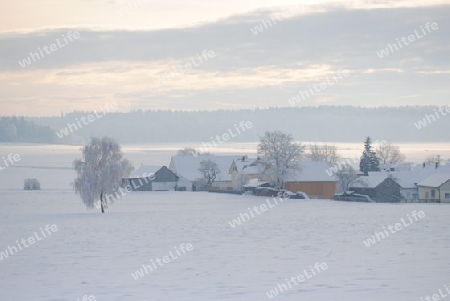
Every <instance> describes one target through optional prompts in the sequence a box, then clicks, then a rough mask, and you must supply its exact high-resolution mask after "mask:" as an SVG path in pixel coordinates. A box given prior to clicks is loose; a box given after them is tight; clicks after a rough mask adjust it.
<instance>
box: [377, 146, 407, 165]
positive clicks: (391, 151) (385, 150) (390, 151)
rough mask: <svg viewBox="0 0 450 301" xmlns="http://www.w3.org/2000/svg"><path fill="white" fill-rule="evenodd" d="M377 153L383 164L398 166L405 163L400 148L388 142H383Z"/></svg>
mask: <svg viewBox="0 0 450 301" xmlns="http://www.w3.org/2000/svg"><path fill="white" fill-rule="evenodd" d="M375 151H376V153H377V155H378V158H380V161H381V163H383V164H387V163H390V164H397V163H402V162H404V161H405V156H404V155H403V154H402V153H401V152H400V147H398V146H396V145H393V144H391V143H388V142H386V141H382V142H381V143H380V144H379V145H378V147H377V148H376V150H375Z"/></svg>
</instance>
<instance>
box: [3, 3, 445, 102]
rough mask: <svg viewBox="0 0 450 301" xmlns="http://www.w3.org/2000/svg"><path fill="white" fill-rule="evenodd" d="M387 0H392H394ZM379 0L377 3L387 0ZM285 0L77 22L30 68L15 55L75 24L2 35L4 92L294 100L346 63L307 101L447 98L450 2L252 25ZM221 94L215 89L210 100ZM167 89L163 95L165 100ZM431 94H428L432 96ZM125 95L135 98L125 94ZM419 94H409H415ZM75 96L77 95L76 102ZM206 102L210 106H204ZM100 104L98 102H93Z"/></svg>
mask: <svg viewBox="0 0 450 301" xmlns="http://www.w3.org/2000/svg"><path fill="white" fill-rule="evenodd" d="M389 3H390V2H389ZM389 3H388V2H385V1H372V2H371V5H372V6H378V7H379V6H387V5H390V4H389ZM277 11H280V8H278V9H276V10H275V11H274V10H264V11H257V12H252V13H248V14H241V15H238V16H233V17H230V18H227V19H223V20H220V21H218V22H214V23H208V24H203V25H199V26H196V27H189V28H174V29H162V30H152V31H144V30H141V31H131V30H99V29H95V30H94V29H79V30H78V31H79V33H80V36H81V38H80V39H79V40H76V41H73V42H71V43H70V44H68V45H66V46H65V47H63V48H61V49H58V50H57V51H55V52H53V53H51V54H49V55H47V56H46V57H44V58H42V59H40V60H38V61H36V62H33V63H32V64H31V65H30V66H28V67H26V68H22V67H21V66H20V65H19V64H18V62H19V61H21V60H23V59H24V58H26V57H27V56H28V55H29V53H30V52H37V50H38V47H40V48H42V47H43V46H45V45H47V46H48V45H50V44H52V43H55V40H56V39H58V38H59V39H61V37H62V35H66V34H67V32H68V31H69V30H71V31H74V29H68V28H64V29H58V30H45V31H39V32H33V33H26V34H21V33H9V34H2V35H0V85H2V87H4V88H3V91H1V92H0V97H1V99H11V100H14V99H17V100H24V99H27V100H29V101H32V100H33V99H39V100H42V101H44V99H45V98H46V97H48V98H52V99H53V101H55V103H56V107H57V108H56V110H58V111H60V108H61V107H63V102H62V101H61V99H63V98H64V95H65V93H67V91H70V96H71V97H72V98H74V99H91V97H94V98H96V99H109V100H110V99H115V98H117V99H120V100H121V101H124V107H127V108H128V107H129V108H137V107H140V106H141V107H143V108H153V107H154V106H155V103H156V104H158V105H161V106H164V107H165V105H164V104H163V103H175V104H179V103H180V102H182V101H183V98H184V101H185V103H184V104H182V105H180V107H182V108H194V109H195V108H221V106H224V103H226V104H227V106H233V107H240V106H242V99H247V100H248V101H246V102H245V106H246V107H251V106H260V107H264V106H275V105H280V106H284V105H286V106H287V105H288V102H287V99H289V98H291V97H293V96H294V95H295V94H297V93H298V91H299V90H306V89H307V88H308V86H309V85H311V84H314V83H319V82H320V81H323V80H324V79H325V78H326V76H328V75H330V74H333V73H335V72H336V71H337V70H339V69H341V70H344V69H346V70H350V71H351V72H352V76H351V77H350V78H349V79H346V80H345V81H344V82H342V83H339V84H336V85H334V86H332V87H330V88H329V89H327V91H323V92H322V93H321V94H320V95H318V96H317V99H311V100H310V103H322V102H327V103H333V104H355V105H373V104H374V103H377V104H380V105H382V104H387V105H393V104H397V105H404V104H408V101H411V100H414V101H416V102H418V103H420V102H421V101H422V102H424V101H425V99H423V98H420V97H418V98H417V99H414V98H413V99H411V98H407V97H405V96H407V95H430V96H432V97H433V98H432V101H433V102H434V103H435V104H439V103H442V102H444V101H445V99H446V98H447V99H448V96H450V91H449V89H448V88H447V87H446V83H447V82H448V80H449V77H450V72H449V71H450V57H449V56H448V51H449V49H450V40H449V39H448V36H450V32H449V31H450V24H449V23H450V20H449V19H448V15H449V13H450V5H443V6H430V7H401V8H377V9H348V8H343V7H342V6H334V7H331V8H330V7H328V8H327V10H326V11H322V12H315V13H308V14H301V15H298V16H294V17H290V18H286V19H283V20H281V21H278V22H277V24H274V25H273V26H268V28H265V29H264V31H263V32H261V33H259V34H257V35H254V34H253V33H252V31H251V29H252V28H254V27H255V26H259V25H261V24H260V22H261V20H265V21H267V20H269V18H270V16H274V13H276V12H277ZM427 22H436V23H437V24H439V29H438V30H436V31H433V32H431V33H429V34H428V35H427V36H425V37H423V38H421V39H420V40H417V41H416V42H414V43H411V44H410V45H408V46H405V47H403V48H402V49H399V50H398V51H396V52H393V53H391V54H390V55H389V56H387V57H385V58H383V59H380V58H379V57H378V56H377V54H376V53H377V51H380V50H381V49H383V48H386V47H387V45H388V43H391V44H394V43H396V42H397V40H396V39H397V38H398V39H400V38H402V37H403V36H408V35H410V34H413V33H414V31H415V30H420V26H423V25H424V24H425V23H427ZM204 50H207V51H209V50H212V51H214V53H215V57H214V58H213V59H210V60H208V61H207V62H205V63H203V64H201V65H200V66H198V67H196V68H193V69H192V70H190V71H187V72H185V73H183V74H180V75H179V76H176V77H175V78H174V79H172V80H169V81H167V83H165V84H163V85H161V86H155V85H154V81H155V80H157V79H158V78H160V77H161V76H163V75H164V74H165V72H169V71H171V70H173V69H174V68H175V67H176V66H177V65H182V64H185V63H186V62H190V61H191V60H192V59H196V58H197V57H198V56H199V55H201V53H202V51H204ZM212 99H214V101H212ZM162 100H164V101H162ZM427 101H428V99H427ZM125 102H126V104H125ZM409 104H411V103H409ZM76 105H77V104H76V103H75V104H74V106H76ZM205 106H206V107H205ZM94 109H95V108H94Z"/></svg>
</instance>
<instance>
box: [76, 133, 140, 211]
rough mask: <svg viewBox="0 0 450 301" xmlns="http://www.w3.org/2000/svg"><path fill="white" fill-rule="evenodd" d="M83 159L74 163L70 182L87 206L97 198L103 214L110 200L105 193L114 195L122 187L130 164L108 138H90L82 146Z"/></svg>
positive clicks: (130, 169)
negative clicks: (75, 174) (73, 175)
mask: <svg viewBox="0 0 450 301" xmlns="http://www.w3.org/2000/svg"><path fill="white" fill-rule="evenodd" d="M81 153H82V159H77V160H75V161H74V162H73V166H74V168H75V170H76V172H77V178H76V179H75V182H74V183H73V186H74V188H75V192H76V193H77V194H79V195H80V197H81V199H82V200H83V203H84V204H85V205H86V206H87V207H88V208H93V207H94V204H95V202H96V201H98V200H99V201H100V205H101V210H102V213H104V212H105V208H106V207H107V205H108V201H109V202H112V200H110V199H109V198H107V195H113V194H114V193H116V195H118V194H117V189H118V188H119V187H122V188H123V187H125V186H126V184H125V183H124V181H123V179H124V178H127V177H129V175H130V173H131V172H132V171H133V166H132V165H131V164H130V162H129V161H128V160H127V159H123V155H122V151H121V148H120V145H119V144H118V143H117V142H116V141H114V140H113V139H111V138H108V137H103V138H101V139H100V138H96V137H94V138H92V139H91V142H90V144H89V145H86V146H84V147H83V148H82V149H81Z"/></svg>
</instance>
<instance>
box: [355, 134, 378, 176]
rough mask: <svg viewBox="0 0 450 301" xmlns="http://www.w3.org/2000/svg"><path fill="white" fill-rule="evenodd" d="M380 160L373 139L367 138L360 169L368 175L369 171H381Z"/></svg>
mask: <svg viewBox="0 0 450 301" xmlns="http://www.w3.org/2000/svg"><path fill="white" fill-rule="evenodd" d="M379 165H380V160H379V159H378V157H377V154H376V152H374V151H373V148H372V139H370V137H367V138H366V141H365V142H364V151H363V153H362V156H361V161H360V162H359V170H360V171H362V172H363V173H364V174H365V175H368V173H369V171H380V167H379Z"/></svg>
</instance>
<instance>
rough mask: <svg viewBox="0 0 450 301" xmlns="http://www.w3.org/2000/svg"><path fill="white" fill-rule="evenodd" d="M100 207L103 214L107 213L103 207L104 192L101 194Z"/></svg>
mask: <svg viewBox="0 0 450 301" xmlns="http://www.w3.org/2000/svg"><path fill="white" fill-rule="evenodd" d="M100 206H101V208H102V213H105V208H104V207H103V192H102V193H101V194H100Z"/></svg>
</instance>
